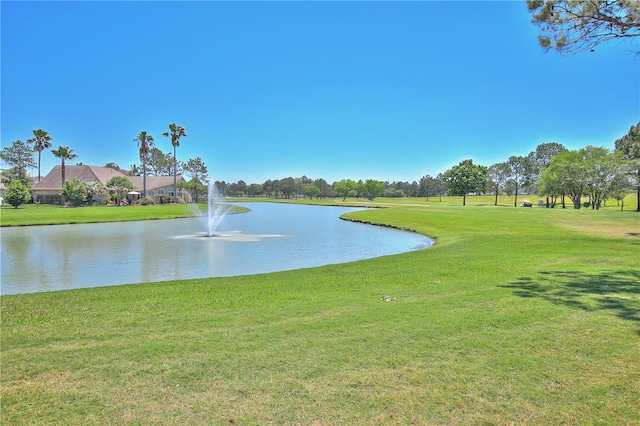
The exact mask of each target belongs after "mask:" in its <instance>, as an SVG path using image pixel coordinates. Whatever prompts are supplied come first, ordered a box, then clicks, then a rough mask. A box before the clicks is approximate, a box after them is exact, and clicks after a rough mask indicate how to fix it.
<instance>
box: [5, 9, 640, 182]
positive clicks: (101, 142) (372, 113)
mask: <svg viewBox="0 0 640 426" xmlns="http://www.w3.org/2000/svg"><path fill="white" fill-rule="evenodd" d="M0 8H1V9H0V12H1V20H2V22H1V23H2V34H1V36H2V39H1V43H2V44H1V48H2V49H1V125H2V126H1V143H2V146H3V147H4V146H7V145H10V144H11V143H12V142H13V141H15V140H17V139H20V140H23V141H26V140H27V139H29V138H30V137H32V133H31V130H32V129H36V128H42V129H45V130H47V131H48V132H49V133H50V135H51V136H52V137H53V139H54V140H53V144H54V148H57V147H58V146H60V145H66V146H69V147H70V148H71V149H73V150H74V151H75V152H76V153H77V154H78V158H77V159H76V160H74V161H78V162H82V163H83V164H90V165H99V166H103V165H105V164H106V163H107V162H115V163H117V164H118V165H120V167H122V168H125V169H129V167H130V165H132V164H134V163H139V159H138V156H137V149H138V148H137V146H136V144H134V142H133V139H134V138H135V137H136V136H137V135H138V133H139V132H140V131H143V130H144V131H147V132H148V133H150V134H151V135H153V136H154V137H155V140H156V144H157V146H158V147H159V148H160V149H161V150H163V151H164V152H170V151H172V147H171V143H170V141H169V139H168V138H164V137H162V136H161V135H162V133H163V132H164V131H166V130H167V129H168V124H169V123H177V124H179V125H181V126H183V127H185V128H186V130H187V135H188V136H187V137H186V138H183V139H182V141H181V146H180V147H179V148H178V151H177V157H178V159H179V160H183V161H185V160H187V159H189V158H195V157H201V158H202V160H203V161H204V162H205V164H206V165H207V167H208V170H209V175H210V177H211V178H212V179H213V180H225V181H227V182H235V181H237V180H240V179H243V180H245V182H247V183H262V182H264V181H265V180H267V179H280V178H284V177H288V176H292V177H299V176H302V175H306V176H307V177H309V178H312V179H315V178H323V179H326V180H327V181H328V182H330V183H331V182H333V181H337V180H340V179H343V178H352V179H356V180H357V179H369V178H372V179H380V180H389V181H396V180H402V181H409V182H411V181H414V180H419V179H420V178H421V177H422V176H424V175H426V174H430V175H436V174H437V173H440V172H444V171H445V170H447V169H448V168H450V167H451V166H453V165H455V164H457V163H458V162H460V161H461V160H464V159H466V158H472V159H473V160H474V162H477V163H480V164H483V165H486V166H489V165H491V164H494V163H497V162H500V161H505V160H506V159H507V158H508V157H509V156H511V155H526V154H527V153H529V152H530V151H532V150H533V149H535V147H536V146H537V145H538V144H540V143H545V142H560V143H562V144H564V145H565V146H567V147H568V148H571V149H575V148H581V147H583V146H586V145H597V146H605V147H607V148H613V146H614V145H613V144H614V141H615V140H616V139H617V138H619V137H621V136H623V135H624V134H626V133H627V131H628V130H629V128H630V127H631V126H632V125H634V124H636V123H637V122H638V120H639V119H640V57H637V56H636V55H634V54H633V53H630V48H631V46H629V45H625V44H621V45H616V44H608V45H606V46H600V47H599V48H598V49H596V51H595V52H593V53H589V54H580V55H576V56H571V57H566V58H563V57H561V56H559V55H558V54H557V53H555V52H549V53H545V52H543V51H542V49H541V48H540V47H539V46H538V44H537V38H536V37H537V34H538V33H537V27H535V26H534V25H533V24H531V23H530V15H529V14H528V12H527V8H526V5H525V3H524V1H506V2H485V1H475V2H458V1H443V2H433V1H424V2H358V1H354V2H339V1H335V2H323V1H319V2H207V1H200V2H152V1H143V2H128V1H117V2H73V1H71V2H30V1H18V2H13V1H2V2H1V3H0ZM56 164H59V159H57V158H55V157H54V156H53V154H51V152H50V151H49V150H47V151H44V152H43V154H42V172H43V174H46V172H48V171H49V170H50V169H51V168H52V167H53V166H54V165H56ZM34 173H37V172H34Z"/></svg>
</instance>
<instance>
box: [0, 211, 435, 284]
mask: <svg viewBox="0 0 640 426" xmlns="http://www.w3.org/2000/svg"><path fill="white" fill-rule="evenodd" d="M247 207H249V208H250V209H251V211H250V212H249V213H243V214H236V215H229V216H226V218H225V219H224V221H223V222H222V224H221V225H220V227H219V229H218V233H219V235H217V236H214V237H209V238H204V237H203V235H204V234H206V231H205V230H206V226H205V224H204V220H203V218H191V219H173V220H156V221H142V222H125V223H100V224H81V225H56V226H34V227H18V228H2V229H1V230H0V232H1V236H2V238H1V244H2V258H1V262H2V264H1V265H2V286H1V290H2V294H15V293H31V292H39V291H50V290H64V289H71V288H82V287H96V286H106V285H117V284H126V283H138V282H156V281H166V280H175V279H189V278H203V277H214V276H232V275H245V274H256V273H263V272H273V271H282V270H289V269H298V268H305V267H312V266H320V265H326V264H333V263H344V262H350V261H354V260H361V259H367V258H372V257H378V256H383V255H388V254H395V253H401V252H405V251H410V250H415V249H419V248H424V247H428V246H430V245H431V240H429V239H428V238H425V237H424V236H421V235H418V234H414V233H410V232H402V231H398V230H394V229H390V228H384V227H374V226H370V225H363V224H358V223H351V222H346V221H342V220H339V219H338V217H339V216H340V215H341V214H343V213H346V212H348V211H353V210H356V209H353V208H342V207H317V206H301V205H284V204H272V203H251V204H248V205H247Z"/></svg>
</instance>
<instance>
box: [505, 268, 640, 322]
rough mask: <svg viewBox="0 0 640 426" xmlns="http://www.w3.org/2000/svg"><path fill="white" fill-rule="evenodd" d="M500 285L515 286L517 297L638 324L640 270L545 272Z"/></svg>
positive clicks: (512, 287)
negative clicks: (533, 298)
mask: <svg viewBox="0 0 640 426" xmlns="http://www.w3.org/2000/svg"><path fill="white" fill-rule="evenodd" d="M501 287H506V288H511V289H514V290H515V291H514V294H515V295H517V296H520V297H527V298H530V297H537V298H540V299H543V300H547V301H549V302H551V303H554V304H560V305H565V306H569V307H572V308H576V309H582V310H586V311H601V310H602V311H610V312H611V313H613V314H614V315H616V316H617V317H619V318H622V319H624V320H627V321H633V322H636V323H640V270H633V269H627V270H617V271H607V272H602V273H598V274H588V273H584V272H577V271H568V272H567V271H548V272H540V273H539V274H538V276H537V277H535V278H531V277H522V278H518V280H517V281H516V282H511V283H509V284H507V285H503V286H501ZM637 333H638V334H640V329H639V330H637Z"/></svg>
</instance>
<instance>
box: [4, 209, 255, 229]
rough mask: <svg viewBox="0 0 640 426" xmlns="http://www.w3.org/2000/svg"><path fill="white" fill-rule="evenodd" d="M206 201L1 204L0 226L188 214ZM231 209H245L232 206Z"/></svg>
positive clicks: (149, 218)
mask: <svg viewBox="0 0 640 426" xmlns="http://www.w3.org/2000/svg"><path fill="white" fill-rule="evenodd" d="M206 209H207V206H206V205H196V204H161V205H154V206H123V207H106V206H101V207H60V206H54V205H51V204H40V205H36V204H26V205H23V206H20V207H19V208H17V209H16V208H13V207H12V206H9V205H5V206H2V208H1V209H0V212H1V213H0V225H1V226H26V225H60V224H72V223H97V222H124V221H135V220H155V219H176V218H180V217H192V216H196V215H199V214H202V212H203V211H206ZM232 211H233V212H235V213H238V212H241V211H246V209H243V208H241V207H238V206H234V207H233V209H232Z"/></svg>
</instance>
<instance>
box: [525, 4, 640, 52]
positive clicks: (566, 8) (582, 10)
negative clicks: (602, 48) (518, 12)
mask: <svg viewBox="0 0 640 426" xmlns="http://www.w3.org/2000/svg"><path fill="white" fill-rule="evenodd" d="M527 7H528V9H529V12H530V13H531V15H532V19H531V21H532V22H533V23H534V24H536V25H538V27H539V28H540V34H539V35H538V41H539V42H540V45H541V46H542V47H543V48H544V49H545V50H549V49H556V50H557V51H558V52H560V53H561V54H564V55H571V54H575V53H579V52H585V51H593V50H594V49H595V47H596V46H597V45H599V44H601V43H604V42H606V41H609V40H616V39H617V40H629V41H630V43H633V41H635V40H637V38H636V37H637V36H639V35H640V2H639V1H638V0H583V1H576V0H527ZM633 50H635V51H636V52H635V53H640V49H638V46H637V45H636V46H633Z"/></svg>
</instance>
